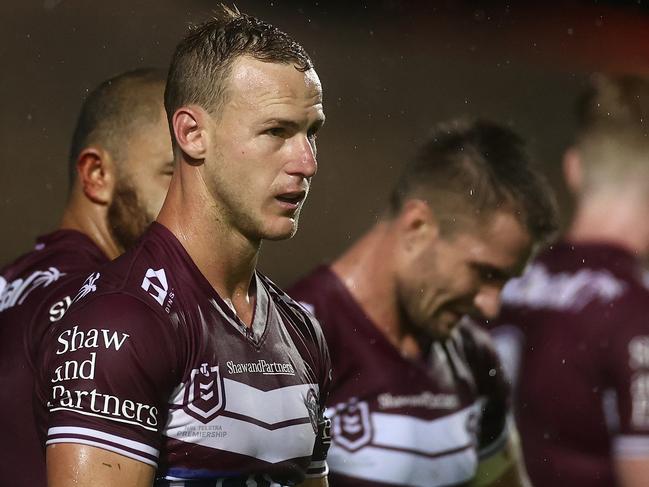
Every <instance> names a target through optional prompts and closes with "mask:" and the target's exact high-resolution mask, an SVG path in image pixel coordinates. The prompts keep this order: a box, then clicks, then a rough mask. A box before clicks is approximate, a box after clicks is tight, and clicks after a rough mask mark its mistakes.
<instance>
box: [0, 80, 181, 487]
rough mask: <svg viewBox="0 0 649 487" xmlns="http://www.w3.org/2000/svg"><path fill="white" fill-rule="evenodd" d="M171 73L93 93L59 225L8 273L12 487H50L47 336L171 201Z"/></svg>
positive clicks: (0, 354) (2, 357) (76, 141)
mask: <svg viewBox="0 0 649 487" xmlns="http://www.w3.org/2000/svg"><path fill="white" fill-rule="evenodd" d="M164 75H165V73H164V72H162V71H157V70H154V69H142V70H138V71H133V72H128V73H125V74H122V75H119V76H117V77H115V78H112V79H110V80H108V81H105V82H104V83H102V84H101V85H100V86H99V87H98V88H97V89H95V90H94V91H93V92H92V93H90V95H88V97H87V99H86V100H85V101H84V103H83V106H82V108H81V113H80V116H79V119H78V121H77V125H76V128H75V132H74V137H73V139H72V145H71V149H70V168H69V173H70V191H69V195H68V202H67V205H66V207H65V210H64V212H63V217H62V219H61V224H60V226H59V229H58V230H56V231H55V232H53V233H50V234H48V235H45V236H42V237H39V238H38V239H37V242H36V246H35V248H34V250H33V251H31V252H29V253H27V254H25V255H23V256H22V257H20V258H18V259H17V260H16V261H14V262H12V263H11V264H9V265H7V266H6V267H5V268H4V269H2V271H1V272H0V389H1V390H2V391H3V395H2V401H0V423H1V424H2V431H3V432H4V433H5V434H6V435H7V438H11V446H9V445H7V447H6V448H3V453H2V461H0V478H2V479H4V480H5V481H7V482H9V483H10V484H11V485H15V486H23V485H24V486H35V485H45V458H44V456H43V448H42V446H41V445H40V443H39V441H38V439H37V435H36V429H35V426H34V418H33V412H32V407H31V404H32V392H33V377H34V376H33V372H32V365H33V363H32V362H33V359H34V358H35V357H34V351H35V350H37V349H38V346H39V343H40V341H41V338H42V336H43V334H44V333H45V332H46V330H47V328H48V327H49V325H50V324H51V323H53V322H55V321H57V320H59V319H60V318H61V317H62V316H63V313H64V311H65V309H66V308H67V306H68V305H69V303H70V302H71V300H72V298H73V297H74V294H76V292H77V290H78V289H79V287H80V286H81V283H82V282H83V280H84V279H85V278H86V276H87V273H88V272H89V271H90V270H92V269H95V268H97V267H99V266H100V265H102V264H104V263H105V262H108V261H109V260H110V259H113V258H115V257H117V256H118V255H119V254H121V253H122V252H123V251H124V250H125V249H126V248H127V247H129V246H130V245H131V244H132V243H133V242H135V240H136V239H137V238H138V237H139V236H140V235H141V234H142V233H143V232H144V229H145V228H146V226H147V225H148V224H149V223H150V222H152V221H153V219H154V218H155V216H156V215H157V213H158V211H159V210H160V208H161V206H162V202H163V201H164V197H165V194H166V192H167V188H168V187H169V182H170V180H171V173H172V168H173V165H172V163H173V158H172V151H171V138H170V136H169V128H168V125H167V122H166V117H165V115H164V106H163V93H164V82H165V76H164ZM47 204H48V203H47V201H45V202H44V205H47Z"/></svg>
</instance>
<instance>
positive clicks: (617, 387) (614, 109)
mask: <svg viewBox="0 0 649 487" xmlns="http://www.w3.org/2000/svg"><path fill="white" fill-rule="evenodd" d="M578 115H579V117H578V131H577V136H576V139H575V142H574V144H573V145H572V147H571V148H570V149H568V150H567V151H566V153H565V157H564V170H565V177H566V182H567V183H568V186H569V187H570V188H571V189H572V191H573V193H574V195H575V197H576V212H575V214H574V218H573V220H572V222H571V224H570V226H569V228H568V230H567V232H566V234H565V235H564V237H563V239H562V240H560V241H559V242H558V243H556V244H554V245H553V246H551V247H550V249H549V250H547V251H546V252H544V253H543V254H542V255H540V256H539V257H538V259H536V260H535V261H534V262H533V264H532V265H531V266H530V267H529V268H528V269H527V270H526V272H525V274H524V275H523V277H521V278H520V279H516V280H514V281H512V282H511V283H510V284H508V285H507V287H506V288H505V290H504V292H503V311H502V316H501V318H500V319H499V320H497V321H496V322H492V323H490V326H491V328H492V333H493V335H494V337H495V339H496V342H497V344H498V348H499V349H500V350H501V351H502V353H503V355H504V363H505V364H508V369H509V370H510V372H511V376H512V379H513V382H514V383H515V384H516V391H517V394H516V396H517V400H516V402H515V406H516V407H515V411H516V415H517V419H518V423H519V426H520V431H521V437H522V439H523V452H524V454H525V455H524V456H525V462H526V465H527V468H528V471H529V473H530V478H531V479H532V481H533V482H534V484H535V485H539V486H546V485H570V486H574V487H586V486H588V487H600V486H601V487H614V486H623V487H637V486H644V485H647V478H649V290H648V289H647V288H646V284H643V280H642V263H641V259H642V258H646V257H647V256H648V255H649V130H648V125H647V124H648V123H649V122H648V120H649V80H646V79H642V78H640V77H637V76H621V77H612V76H601V75H599V76H597V77H595V78H594V79H593V82H592V84H591V86H590V87H589V89H588V91H587V93H585V94H584V96H583V97H582V99H581V100H580V103H579V110H578Z"/></svg>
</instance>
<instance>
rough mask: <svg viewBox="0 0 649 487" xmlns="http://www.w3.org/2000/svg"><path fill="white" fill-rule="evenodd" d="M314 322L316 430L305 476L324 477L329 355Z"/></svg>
mask: <svg viewBox="0 0 649 487" xmlns="http://www.w3.org/2000/svg"><path fill="white" fill-rule="evenodd" d="M311 319H312V321H313V322H314V325H315V327H316V329H317V330H318V331H319V333H318V334H317V345H318V350H319V355H320V360H321V367H320V377H319V389H320V394H319V395H318V401H317V403H318V404H317V408H318V409H317V421H316V425H317V430H316V439H315V444H314V446H313V453H312V455H311V463H310V465H309V467H308V468H307V472H306V476H307V478H318V477H325V476H326V475H327V474H328V473H329V467H328V466H327V453H328V452H329V447H330V446H331V420H330V419H329V418H328V417H327V416H326V415H325V409H326V403H327V399H328V397H329V391H330V388H331V358H330V356H329V348H328V347H327V343H326V341H325V339H324V335H323V334H322V331H321V328H320V324H319V323H318V321H317V320H316V319H315V318H313V317H312V318H311Z"/></svg>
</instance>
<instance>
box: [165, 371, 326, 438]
mask: <svg viewBox="0 0 649 487" xmlns="http://www.w3.org/2000/svg"><path fill="white" fill-rule="evenodd" d="M309 389H313V390H314V391H315V392H316V394H319V391H320V387H319V385H318V384H297V385H293V386H287V387H280V388H278V389H273V390H270V391H262V390H261V389H257V388H256V387H252V386H250V385H248V384H243V383H242V382H237V381H235V380H232V379H223V390H224V397H225V410H226V411H229V412H231V413H235V414H240V415H243V416H247V417H249V418H252V419H254V420H256V421H261V422H263V423H267V424H271V425H273V424H276V423H281V422H283V421H291V420H295V419H306V418H308V417H309V416H308V410H307V408H306V405H305V400H306V397H307V394H308V392H309ZM184 401H185V385H182V386H179V387H178V388H177V389H176V391H175V392H174V394H173V396H172V398H171V404H172V405H174V406H178V407H183V406H184ZM177 412H178V410H177V409H172V410H170V419H169V424H168V426H167V429H174V428H178V427H182V426H185V425H186V424H187V423H185V422H181V421H179V420H175V419H174V415H175V414H176V413H177ZM183 421H185V420H184V419H183Z"/></svg>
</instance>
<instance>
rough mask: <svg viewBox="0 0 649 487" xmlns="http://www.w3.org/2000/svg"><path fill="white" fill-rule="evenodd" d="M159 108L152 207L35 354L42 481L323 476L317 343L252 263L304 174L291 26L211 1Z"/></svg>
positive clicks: (304, 76)
mask: <svg viewBox="0 0 649 487" xmlns="http://www.w3.org/2000/svg"><path fill="white" fill-rule="evenodd" d="M165 106H166V109H167V115H168V120H169V123H170V126H171V128H172V139H173V144H174V155H175V172H174V175H173V177H172V180H171V185H170V188H169V193H168V195H167V198H166V200H165V203H164V205H163V207H162V210H161V212H160V215H159V217H158V220H157V222H156V223H154V224H153V225H152V226H151V228H150V229H149V230H148V231H147V233H146V234H145V235H144V237H143V238H142V239H141V240H140V242H139V243H138V244H137V246H136V247H135V248H134V249H132V250H131V251H129V252H127V253H126V254H124V255H123V256H122V257H120V258H118V259H117V260H115V261H114V262H112V263H110V264H108V265H107V266H105V267H104V268H103V269H101V270H99V271H97V272H95V273H93V274H91V275H90V276H89V277H88V279H87V281H86V282H85V284H84V285H83V286H82V288H81V290H80V291H79V294H78V295H77V296H76V297H75V302H74V303H73V304H72V305H71V307H70V309H69V310H68V312H67V313H66V316H65V317H64V318H63V320H62V321H61V322H60V323H59V324H58V325H57V326H56V329H55V330H54V331H53V333H52V334H51V335H50V337H49V338H50V340H49V341H48V346H47V347H46V349H45V351H44V363H45V367H44V374H43V376H42V377H43V379H42V382H41V390H42V391H43V393H42V395H41V403H42V404H43V405H45V403H47V408H46V409H48V410H49V415H48V416H49V417H48V418H47V419H46V420H45V421H43V423H42V424H43V425H47V441H46V443H47V465H48V481H49V485H50V486H52V487H58V486H63V485H75V486H79V487H82V486H96V485H120V486H145V485H147V486H148V485H151V484H152V483H153V482H155V483H156V485H174V486H181V485H185V484H187V485H195V482H198V483H199V484H200V485H223V486H259V487H263V486H278V485H297V484H302V485H308V486H325V485H327V480H326V474H327V466H326V462H325V454H326V449H327V446H328V445H327V443H328V439H329V437H328V427H327V421H326V420H325V418H324V416H323V411H324V398H325V396H326V393H327V389H328V381H329V375H330V364H329V356H328V352H327V349H326V345H325V343H324V339H323V337H322V333H321V330H320V327H319V325H318V324H317V323H316V322H315V321H314V320H313V319H312V318H310V317H309V315H308V314H307V313H306V312H305V311H304V310H303V309H302V307H300V306H299V305H297V304H296V303H295V302H294V301H292V300H291V299H290V298H289V297H288V296H286V295H285V294H284V293H283V292H282V291H281V290H279V289H278V288H277V287H276V286H275V285H274V284H273V283H272V282H271V281H270V280H269V279H267V278H266V277H264V276H263V275H262V274H260V273H259V272H257V271H256V270H255V268H256V263H257V258H258V255H259V250H260V245H261V242H262V240H263V239H274V240H276V239H286V238H289V237H291V236H292V235H293V234H294V233H295V231H296V229H297V224H298V217H299V213H300V209H301V207H302V204H303V202H304V199H305V198H306V195H307V192H308V190H309V185H310V181H311V178H312V176H313V175H314V174H315V172H316V144H315V135H316V132H317V131H318V130H319V128H320V126H321V125H322V124H323V122H324V113H323V107H322V90H321V85H320V81H319V79H318V76H317V74H316V72H315V70H314V68H313V65H312V63H311V60H310V58H309V56H308V55H307V53H306V52H305V51H304V49H303V48H302V47H301V46H300V45H299V44H297V43H296V42H295V41H294V40H293V39H291V38H290V37H289V36H288V35H287V34H285V33H283V32H281V31H279V30H278V29H276V28H275V27H273V26H271V25H269V24H267V23H265V22H263V21H261V20H258V19H256V18H254V17H251V16H248V15H245V14H240V13H239V12H237V11H233V10H230V9H228V8H226V7H221V8H219V10H218V12H217V13H216V14H215V18H214V19H213V20H210V21H208V22H206V23H205V24H203V25H201V26H198V27H196V28H193V29H192V30H191V31H190V33H189V34H188V35H187V36H186V37H185V38H184V39H183V40H182V41H181V42H180V44H179V45H178V46H177V49H176V51H175V54H174V56H173V59H172V62H171V67H170V71H169V76H168V80H167V88H166V92H165ZM156 469H157V470H156Z"/></svg>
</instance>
